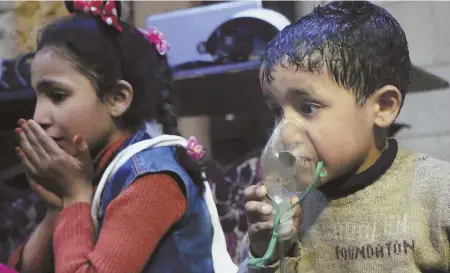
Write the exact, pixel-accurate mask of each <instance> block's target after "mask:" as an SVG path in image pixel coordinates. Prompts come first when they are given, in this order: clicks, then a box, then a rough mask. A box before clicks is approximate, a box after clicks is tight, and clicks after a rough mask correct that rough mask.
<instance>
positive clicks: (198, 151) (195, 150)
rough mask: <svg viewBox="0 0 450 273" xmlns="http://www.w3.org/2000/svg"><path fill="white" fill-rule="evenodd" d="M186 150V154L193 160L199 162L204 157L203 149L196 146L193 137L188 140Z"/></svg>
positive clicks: (198, 145) (196, 143)
mask: <svg viewBox="0 0 450 273" xmlns="http://www.w3.org/2000/svg"><path fill="white" fill-rule="evenodd" d="M186 150H187V152H188V154H189V155H190V156H191V157H192V158H193V159H195V160H199V159H201V158H202V157H203V156H204V155H205V149H204V148H203V146H202V145H200V144H198V141H197V139H196V138H195V137H193V136H191V137H190V138H189V139H188V144H187V146H186Z"/></svg>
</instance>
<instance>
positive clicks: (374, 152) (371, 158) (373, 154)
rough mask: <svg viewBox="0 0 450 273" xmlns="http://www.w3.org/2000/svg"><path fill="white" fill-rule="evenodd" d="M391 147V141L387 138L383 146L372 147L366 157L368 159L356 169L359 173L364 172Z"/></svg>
mask: <svg viewBox="0 0 450 273" xmlns="http://www.w3.org/2000/svg"><path fill="white" fill-rule="evenodd" d="M388 148H389V142H388V141H387V139H386V140H385V141H384V145H383V147H372V149H370V150H369V153H368V155H367V157H366V160H365V161H364V162H363V164H361V166H359V168H358V170H357V171H356V173H357V174H359V173H361V172H364V171H365V170H367V169H368V168H370V166H373V164H375V162H377V160H378V159H379V158H380V156H381V155H382V154H383V152H384V151H385V150H387V149H388Z"/></svg>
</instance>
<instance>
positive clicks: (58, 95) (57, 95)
mask: <svg viewBox="0 0 450 273" xmlns="http://www.w3.org/2000/svg"><path fill="white" fill-rule="evenodd" d="M66 97H67V94H66V93H65V92H64V91H61V90H54V91H52V92H51V93H50V98H51V99H52V101H53V102H54V103H61V102H62V101H64V99H65V98H66Z"/></svg>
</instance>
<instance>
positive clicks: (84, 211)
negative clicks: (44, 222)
mask: <svg viewBox="0 0 450 273" xmlns="http://www.w3.org/2000/svg"><path fill="white" fill-rule="evenodd" d="M53 228H54V229H53V232H54V233H53V250H54V255H55V266H56V272H58V268H59V266H58V265H61V264H64V262H67V261H71V259H72V257H79V256H80V255H79V254H80V253H79V252H82V253H83V254H84V253H89V252H90V251H92V249H93V246H94V229H93V225H92V221H91V204H88V203H76V204H74V205H72V206H70V207H67V208H65V209H63V210H62V211H61V212H60V213H59V214H58V216H57V217H56V219H55V222H54V226H53Z"/></svg>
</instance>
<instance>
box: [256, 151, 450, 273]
mask: <svg viewBox="0 0 450 273" xmlns="http://www.w3.org/2000/svg"><path fill="white" fill-rule="evenodd" d="M304 204H305V205H304V206H303V216H302V220H301V221H302V223H301V227H300V234H299V243H298V245H297V246H296V247H295V250H294V253H293V255H292V257H288V258H286V259H285V272H286V273H287V272H289V273H307V272H308V273H313V272H317V273H324V272H371V273H378V272H380V273H381V272H383V273H385V272H395V273H413V272H450V243H449V240H450V163H448V162H444V161H440V160H437V159H433V158H430V157H428V156H425V155H420V154H415V153H411V152H408V151H406V150H404V149H402V148H399V150H398V152H397V155H396V156H395V160H394V161H393V162H392V164H391V165H390V168H388V169H387V171H386V172H384V174H383V175H381V176H380V177H379V178H378V179H376V181H375V182H374V183H372V184H370V185H369V186H367V187H365V188H364V189H362V190H359V191H356V192H355V193H353V194H350V195H348V196H346V197H342V198H337V199H335V198H329V195H328V194H324V193H323V191H318V190H317V191H314V192H312V193H311V194H310V195H309V196H308V197H307V199H306V200H305V203H304ZM274 271H276V272H279V268H278V264H274V265H272V266H268V267H267V268H265V269H262V270H249V272H258V273H259V272H274Z"/></svg>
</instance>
